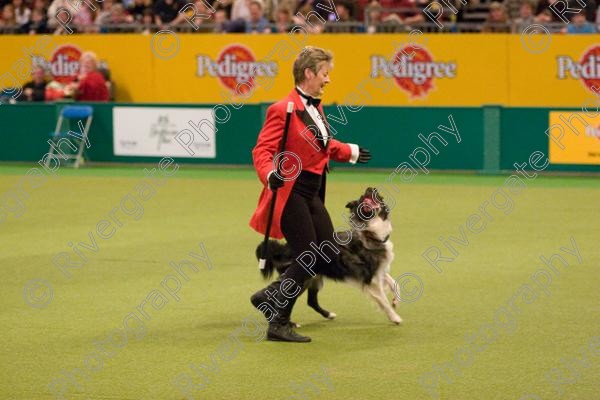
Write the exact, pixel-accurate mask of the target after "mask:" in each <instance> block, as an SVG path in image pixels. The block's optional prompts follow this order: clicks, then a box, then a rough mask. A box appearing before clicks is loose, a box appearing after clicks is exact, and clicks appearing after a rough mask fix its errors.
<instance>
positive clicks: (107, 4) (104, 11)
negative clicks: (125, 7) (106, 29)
mask: <svg viewBox="0 0 600 400" xmlns="http://www.w3.org/2000/svg"><path fill="white" fill-rule="evenodd" d="M113 4H114V1H113V0H104V1H103V2H102V6H101V7H102V8H101V9H100V11H98V15H97V17H96V21H95V22H96V25H98V26H104V25H108V24H110V19H111V16H112V11H111V9H112V7H113Z"/></svg>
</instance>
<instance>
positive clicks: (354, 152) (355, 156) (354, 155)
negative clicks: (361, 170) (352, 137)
mask: <svg viewBox="0 0 600 400" xmlns="http://www.w3.org/2000/svg"><path fill="white" fill-rule="evenodd" d="M348 146H350V150H351V151H352V155H351V156H350V161H349V162H350V164H356V161H357V160H358V152H359V150H358V145H357V144H354V143H348Z"/></svg>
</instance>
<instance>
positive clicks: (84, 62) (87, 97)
mask: <svg viewBox="0 0 600 400" xmlns="http://www.w3.org/2000/svg"><path fill="white" fill-rule="evenodd" d="M79 71H80V73H79V76H78V80H77V81H76V82H73V83H71V84H69V91H72V92H73V93H74V97H75V99H76V100H78V101H108V100H109V97H110V95H109V91H108V87H107V84H106V80H105V79H104V76H103V75H102V74H101V73H100V72H98V58H97V57H96V54H94V53H92V52H91V51H86V52H84V53H83V54H82V55H81V58H80V59H79Z"/></svg>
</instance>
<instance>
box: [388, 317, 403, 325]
mask: <svg viewBox="0 0 600 400" xmlns="http://www.w3.org/2000/svg"><path fill="white" fill-rule="evenodd" d="M390 320H391V321H392V322H393V323H395V324H396V325H400V324H402V318H400V316H399V315H394V316H392V318H390Z"/></svg>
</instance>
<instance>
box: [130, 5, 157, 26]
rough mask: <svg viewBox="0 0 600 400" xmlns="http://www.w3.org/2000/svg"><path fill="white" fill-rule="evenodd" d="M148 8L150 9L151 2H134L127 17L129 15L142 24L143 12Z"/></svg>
mask: <svg viewBox="0 0 600 400" xmlns="http://www.w3.org/2000/svg"><path fill="white" fill-rule="evenodd" d="M148 7H150V8H152V0H135V1H134V2H133V3H132V4H131V6H130V7H129V15H131V16H132V17H133V19H134V20H135V21H136V22H142V19H143V16H144V10H146V9H147V8H148Z"/></svg>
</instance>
